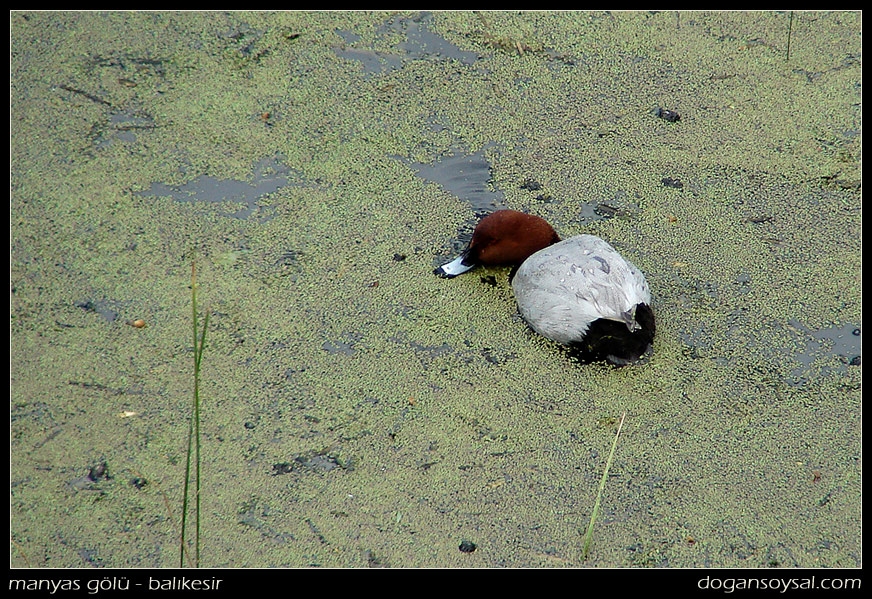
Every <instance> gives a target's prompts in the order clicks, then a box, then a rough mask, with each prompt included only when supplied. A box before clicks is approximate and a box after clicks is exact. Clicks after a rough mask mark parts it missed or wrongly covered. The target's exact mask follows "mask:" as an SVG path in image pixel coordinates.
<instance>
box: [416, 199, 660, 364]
mask: <svg viewBox="0 0 872 599" xmlns="http://www.w3.org/2000/svg"><path fill="white" fill-rule="evenodd" d="M477 266H488V267H512V271H511V273H510V274H509V280H510V281H511V286H512V291H513V293H514V295H515V300H516V301H517V304H518V311H519V312H520V314H521V317H522V318H523V319H524V321H525V322H526V323H527V324H528V325H529V326H530V328H532V329H533V330H534V331H536V332H537V333H538V334H540V335H542V336H543V337H546V338H548V339H551V340H552V341H555V342H557V343H559V344H561V345H563V346H566V347H567V348H568V349H569V350H570V353H571V354H572V355H573V356H574V357H575V358H577V359H578V360H579V361H581V362H584V363H587V362H592V361H600V360H604V361H607V362H610V363H612V364H614V365H616V366H625V365H627V364H632V363H635V362H638V361H640V360H641V359H643V358H644V357H646V356H647V355H649V354H650V352H651V351H652V344H653V341H654V333H655V330H656V325H655V321H654V312H653V311H652V309H651V291H650V289H649V287H648V282H647V281H646V280H645V275H643V274H642V271H640V270H639V269H638V268H636V266H635V265H633V263H632V262H630V261H629V260H627V259H626V258H624V257H623V256H621V255H620V254H619V253H618V251H617V250H616V249H615V248H614V247H612V246H611V245H610V244H609V243H608V242H606V241H605V240H603V239H601V238H600V237H597V236H595V235H576V236H574V237H570V238H568V239H563V240H561V239H560V236H559V235H558V234H557V232H556V231H555V230H554V228H553V227H552V226H551V225H550V224H549V223H548V221H546V220H545V219H543V218H541V217H538V216H535V215H533V214H527V213H525V212H519V211H516V210H497V211H495V212H492V213H490V214H488V215H487V216H485V217H484V218H482V219H481V220H480V221H479V223H478V224H477V225H476V227H475V230H474V231H473V234H472V239H471V241H470V242H469V245H468V246H467V248H466V249H465V250H464V251H463V252H462V253H461V254H460V255H459V256H458V257H457V258H455V259H453V260H451V261H450V262H448V263H446V264H443V265H442V266H439V267H438V268H436V269H435V270H434V271H433V272H434V274H436V275H438V276H440V277H443V278H449V279H450V278H453V277H456V276H458V275H461V274H463V273H465V272H467V271H470V270H472V269H473V268H475V267H477Z"/></svg>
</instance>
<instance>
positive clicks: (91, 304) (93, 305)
mask: <svg viewBox="0 0 872 599" xmlns="http://www.w3.org/2000/svg"><path fill="white" fill-rule="evenodd" d="M74 305H75V306H76V307H77V308H81V309H82V310H85V311H86V312H93V313H95V314H99V315H100V316H102V317H103V318H104V319H105V320H106V322H115V321H116V320H118V311H117V310H115V308H117V306H116V305H115V303H114V302H108V301H105V300H90V299H87V300H80V301H77V302H75V303H74Z"/></svg>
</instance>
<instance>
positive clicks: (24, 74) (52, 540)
mask: <svg viewBox="0 0 872 599" xmlns="http://www.w3.org/2000/svg"><path fill="white" fill-rule="evenodd" d="M788 31H789V32H790V36H789V43H790V50H789V57H788V55H787V45H788ZM860 32H861V15H860V13H859V12H843V11H829V12H828V11H822V12H793V13H789V12H787V11H774V12H771V11H770V12H763V11H750V12H733V11H729V12H676V11H650V12H527V11H523V12H484V13H477V12H469V11H450V12H431V13H427V12H343V11H339V12H327V11H325V12H297V11H293V12H221V13H219V12H127V11H125V12H99V13H98V12H28V11H13V12H11V13H10V34H11V40H10V68H11V72H10V75H11V79H10V100H11V104H10V116H11V138H10V183H11V193H10V289H11V294H10V389H11V403H10V419H11V460H10V462H11V478H10V484H11V488H10V491H11V494H10V516H11V520H10V524H11V537H10V540H11V542H10V562H11V564H12V565H13V566H15V567H24V568H27V567H32V568H37V567H61V568H72V567H96V566H104V567H118V568H120V567H124V568H131V567H172V566H175V565H177V564H178V557H179V535H180V532H181V530H180V517H181V506H182V500H183V483H184V473H185V464H186V447H187V432H188V426H189V422H190V421H189V418H190V415H191V414H190V413H191V409H190V402H191V393H192V390H193V388H192V384H193V381H192V376H191V363H192V360H193V352H194V347H193V346H192V339H191V290H190V285H191V270H190V269H191V260H192V258H194V257H196V262H197V301H198V303H199V305H200V306H203V307H206V306H208V307H209V314H210V320H209V331H208V344H209V347H208V351H207V353H206V356H205V359H204V360H203V362H202V364H201V368H200V372H199V374H200V383H199V394H200V396H201V397H202V399H203V401H202V404H201V412H200V433H201V445H200V449H201V472H200V477H201V478H200V493H201V495H200V513H201V516H202V522H201V524H200V565H201V566H204V567H240V568H241V567H310V566H323V567H370V566H382V567H634V566H646V567H730V566H740V567H750V568H762V567H797V566H798V567H817V566H826V567H859V566H861V565H862V563H861V545H860V539H861V525H860V522H861V520H860V514H861V508H860V489H861V479H860V380H861V376H860V371H861V366H860V361H861V360H860V344H861V329H862V322H861V316H860V310H861V293H860V269H861V242H860V226H861V191H860V189H861V179H860V177H861V175H860V172H861V170H860V156H861V150H862V142H861V139H862V138H861V135H860V119H861V108H860V103H861V93H860V92H861V77H862V68H861V62H860V52H861V35H860ZM658 115H659V116H658ZM664 116H669V117H670V118H668V119H667V118H663V117H664ZM675 116H678V117H680V118H677V119H676V118H675ZM467 156H474V157H476V158H475V163H474V164H476V165H481V164H487V166H488V168H487V169H483V168H476V169H473V170H474V171H475V172H474V173H464V172H462V171H463V169H454V168H449V167H448V165H457V164H463V163H464V157H467ZM452 157H456V158H457V159H456V160H453V159H452ZM415 165H433V166H434V167H437V168H434V169H431V170H432V172H430V171H428V173H429V174H428V178H426V179H425V178H423V177H421V176H419V175H418V170H417V169H416V168H415ZM439 165H443V166H445V168H438V166H439ZM457 177H461V178H464V177H465V178H464V179H462V182H463V183H464V185H455V184H454V183H456V178H457ZM452 189H461V190H467V191H468V192H469V193H468V196H467V194H466V193H465V192H464V193H461V194H460V195H458V194H455V193H452V191H450V190H452ZM472 197H474V198H478V199H481V198H485V199H487V198H494V199H496V200H498V201H499V203H500V204H501V207H507V208H513V209H516V210H523V211H527V212H530V213H534V214H538V215H539V216H542V217H544V218H546V219H547V220H548V221H549V222H550V223H551V224H553V225H554V227H555V229H556V230H557V231H558V233H559V234H561V235H562V236H564V237H569V236H571V235H576V234H580V233H592V234H595V235H598V236H600V237H602V238H604V239H605V240H606V241H608V242H610V243H611V244H613V245H614V246H615V247H616V248H617V249H618V251H620V252H621V253H622V254H623V255H624V256H626V257H627V258H628V259H630V260H631V261H632V262H633V263H634V264H636V265H637V266H639V268H640V269H641V270H642V271H643V272H645V275H646V277H647V279H648V282H649V284H650V286H651V290H652V296H653V308H654V311H655V313H656V315H657V327H658V331H657V337H656V339H655V342H654V352H653V355H652V357H651V359H650V360H649V361H648V362H647V363H645V364H640V365H637V366H629V367H625V368H620V369H616V368H612V367H610V366H607V365H605V364H590V365H579V364H575V363H573V362H572V361H571V360H570V359H568V358H567V356H566V355H565V354H564V353H563V352H562V351H561V350H560V348H559V347H557V346H555V345H554V344H553V343H551V342H549V341H547V340H546V339H543V338H541V337H538V336H537V335H535V334H534V333H532V332H531V331H530V330H529V329H528V328H527V327H526V326H525V325H524V323H523V321H522V320H521V319H520V317H519V316H518V314H517V308H516V306H515V302H514V298H513V297H512V293H511V288H510V286H509V285H508V272H507V271H506V270H504V269H492V270H487V269H485V270H481V271H479V272H478V273H471V274H470V275H467V277H468V278H467V277H464V278H459V279H457V280H453V281H446V280H443V279H440V278H438V277H435V276H433V275H432V271H433V268H434V267H435V266H437V265H438V264H441V263H444V262H445V261H447V259H448V258H450V257H452V255H453V253H454V252H455V251H456V248H457V247H458V246H460V245H462V244H461V243H460V242H459V241H458V240H459V239H461V238H462V236H463V235H464V234H467V233H468V232H469V231H471V227H472V226H473V225H474V223H475V222H476V219H477V216H476V214H475V210H476V209H478V207H479V206H478V205H476V206H475V207H474V206H473V203H471V198H472ZM137 320H142V321H143V322H145V323H147V325H148V326H144V327H141V326H130V325H128V324H127V323H130V322H134V321H137ZM625 412H626V417H625V419H624V421H623V426H622V429H621V434H620V441H619V443H618V444H617V448H616V451H615V453H614V459H613V461H612V462H611V464H610V468H609V471H608V478H607V480H605V484H604V485H603V486H602V489H600V480H601V477H602V473H603V469H604V465H605V463H606V459H607V457H608V456H609V452H610V448H611V447H612V443H613V441H614V439H615V433H616V428H617V422H618V421H619V420H620V419H621V415H622V414H624V413H625ZM95 465H98V466H100V467H99V468H96V470H99V471H100V473H101V475H99V476H95V475H93V474H94V472H95ZM600 491H601V497H600V502H599V513H598V517H597V519H596V527H595V533H594V535H593V541H592V543H591V545H590V551H589V555H587V559H586V560H585V559H584V556H583V537H584V534H585V530H586V528H587V527H588V524H589V522H590V521H591V514H592V511H593V509H594V504H595V502H596V501H597V498H598V493H599V492H600ZM460 546H463V547H466V548H467V549H466V550H461V549H459V547H460ZM469 548H474V550H472V551H470V550H469ZM20 578H22V579H23V578H26V577H20Z"/></svg>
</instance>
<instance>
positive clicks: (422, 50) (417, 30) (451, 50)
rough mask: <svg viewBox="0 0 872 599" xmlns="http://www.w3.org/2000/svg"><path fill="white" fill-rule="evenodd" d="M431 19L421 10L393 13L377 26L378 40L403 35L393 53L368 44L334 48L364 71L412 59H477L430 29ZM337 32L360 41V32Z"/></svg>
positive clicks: (396, 65) (385, 68) (372, 71)
mask: <svg viewBox="0 0 872 599" xmlns="http://www.w3.org/2000/svg"><path fill="white" fill-rule="evenodd" d="M432 23H433V18H432V15H431V14H430V13H427V12H422V13H420V14H418V15H416V16H414V17H405V16H397V17H394V18H392V19H391V20H389V21H387V22H386V23H384V24H383V25H382V26H381V27H379V28H378V30H377V33H376V40H377V41H378V40H382V39H385V38H392V37H394V36H396V35H397V34H399V35H400V36H404V37H405V40H404V41H401V42H400V43H398V44H397V45H396V46H395V48H396V50H397V52H396V53H387V52H378V51H375V50H372V49H370V48H341V49H339V48H337V49H336V50H335V52H336V55H337V56H339V57H340V58H344V59H346V60H357V61H359V62H360V63H361V64H362V65H363V72H364V75H373V74H378V73H383V72H385V71H392V70H396V69H399V68H401V67H402V66H403V65H404V64H405V63H406V62H409V61H413V60H423V59H432V60H456V61H458V62H460V63H462V64H467V65H468V64H472V63H474V62H475V61H476V60H478V58H479V55H478V54H477V53H475V52H466V51H464V50H461V49H460V48H458V47H457V46H455V45H454V44H452V43H451V42H449V41H448V40H446V39H445V38H444V37H442V36H441V35H438V34H437V33H434V32H433V31H432V30H431V26H432ZM336 33H337V34H338V35H339V36H340V37H341V38H342V39H343V40H345V42H346V43H348V44H355V43H357V42H359V41H360V36H359V35H357V34H355V33H353V32H350V31H342V30H337V31H336Z"/></svg>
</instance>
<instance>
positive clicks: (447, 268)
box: [433, 252, 475, 279]
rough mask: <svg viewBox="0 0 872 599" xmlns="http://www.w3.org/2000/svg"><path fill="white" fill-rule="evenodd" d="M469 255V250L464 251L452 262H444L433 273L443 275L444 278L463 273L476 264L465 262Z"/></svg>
mask: <svg viewBox="0 0 872 599" xmlns="http://www.w3.org/2000/svg"><path fill="white" fill-rule="evenodd" d="M467 255H468V252H463V253H462V254H460V255H459V256H458V257H457V258H455V259H454V260H452V261H451V262H449V263H447V264H443V265H442V266H440V267H439V268H437V269H436V270H434V271H433V274H435V275H439V276H440V277H442V278H444V279H450V278H452V277H456V276H457V275H462V274H463V273H465V272H466V271H467V270H470V269H472V267H474V266H475V264H465V263H464V260H466V257H467Z"/></svg>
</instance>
